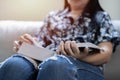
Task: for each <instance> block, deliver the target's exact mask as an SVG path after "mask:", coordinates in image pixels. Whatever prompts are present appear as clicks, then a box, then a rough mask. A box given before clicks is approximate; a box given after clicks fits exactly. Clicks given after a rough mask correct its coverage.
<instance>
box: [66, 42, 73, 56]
mask: <svg viewBox="0 0 120 80" xmlns="http://www.w3.org/2000/svg"><path fill="white" fill-rule="evenodd" d="M70 46H71V41H67V42H66V43H65V51H66V52H67V54H68V55H74V53H73V52H72V49H71V47H70Z"/></svg>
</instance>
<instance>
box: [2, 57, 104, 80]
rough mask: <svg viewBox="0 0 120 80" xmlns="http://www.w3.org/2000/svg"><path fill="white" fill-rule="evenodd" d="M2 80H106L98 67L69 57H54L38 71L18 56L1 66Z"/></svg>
mask: <svg viewBox="0 0 120 80" xmlns="http://www.w3.org/2000/svg"><path fill="white" fill-rule="evenodd" d="M0 80H104V77H103V71H102V70H101V69H100V68H98V67H97V66H93V65H90V64H88V63H85V62H82V61H79V60H76V59H74V58H72V57H69V56H67V57H66V56H63V55H57V56H53V57H51V58H49V59H47V60H46V61H43V62H42V63H41V64H40V65H39V70H36V69H35V67H34V66H33V64H32V63H31V62H30V61H28V60H27V59H25V58H24V57H22V56H19V55H16V56H12V57H10V58H9V59H8V60H6V61H5V62H4V63H2V65H1V66H0Z"/></svg>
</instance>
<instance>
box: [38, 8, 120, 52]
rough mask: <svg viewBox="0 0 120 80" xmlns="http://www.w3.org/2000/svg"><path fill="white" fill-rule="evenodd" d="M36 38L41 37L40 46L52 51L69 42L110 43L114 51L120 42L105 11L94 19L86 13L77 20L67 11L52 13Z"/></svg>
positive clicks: (97, 14)
mask: <svg viewBox="0 0 120 80" xmlns="http://www.w3.org/2000/svg"><path fill="white" fill-rule="evenodd" d="M36 36H37V37H39V40H40V45H42V46H43V47H46V48H48V49H51V50H56V49H57V48H58V46H59V44H60V42H61V41H67V40H71V41H76V42H91V43H94V44H96V45H97V44H99V43H100V42H103V41H110V42H112V44H113V46H114V49H115V47H116V45H117V44H118V42H119V41H120V38H119V33H118V32H117V31H116V30H115V29H114V27H113V25H112V22H111V19H110V16H109V15H108V13H107V12H105V11H98V12H97V13H96V15H95V17H94V18H93V19H91V18H90V17H89V14H88V13H86V14H85V16H84V17H81V16H80V17H79V18H78V19H76V20H74V19H73V18H72V17H71V16H70V15H69V12H68V10H67V9H65V10H61V11H56V12H50V13H49V15H48V16H47V17H46V19H45V22H44V25H43V26H42V28H41V29H40V30H39V32H38V33H37V35H36Z"/></svg>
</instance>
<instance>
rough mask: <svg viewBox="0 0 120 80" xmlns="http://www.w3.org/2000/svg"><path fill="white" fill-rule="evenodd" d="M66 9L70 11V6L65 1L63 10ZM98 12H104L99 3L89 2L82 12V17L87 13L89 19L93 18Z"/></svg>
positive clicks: (96, 0) (94, 0) (96, 1)
mask: <svg viewBox="0 0 120 80" xmlns="http://www.w3.org/2000/svg"><path fill="white" fill-rule="evenodd" d="M66 8H68V9H69V11H70V10H71V8H70V5H69V3H68V1H67V0H65V1H64V9H66ZM98 11H104V10H103V9H102V7H101V6H100V3H99V1H98V0H90V1H89V2H88V4H87V6H86V8H85V10H84V11H83V13H82V15H83V16H84V13H89V14H90V17H91V18H92V17H94V15H95V14H96V12H98Z"/></svg>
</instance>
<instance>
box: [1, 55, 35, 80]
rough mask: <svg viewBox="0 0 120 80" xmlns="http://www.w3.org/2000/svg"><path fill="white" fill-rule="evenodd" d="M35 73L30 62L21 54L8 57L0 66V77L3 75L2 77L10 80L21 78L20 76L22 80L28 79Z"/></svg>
mask: <svg viewBox="0 0 120 80" xmlns="http://www.w3.org/2000/svg"><path fill="white" fill-rule="evenodd" d="M35 73H36V70H35V68H34V66H33V65H32V63H30V62H29V61H28V60H27V59H25V58H24V57H22V56H12V57H10V58H9V59H7V60H6V61H5V62H3V63H2V65H1V68H0V77H1V76H2V75H4V78H5V77H6V78H8V79H10V80H15V79H16V80H19V79H20V80H21V78H23V79H22V80H29V78H32V77H33V76H35V75H34V74H35ZM3 80H4V79H3ZM5 80H6V79H5ZM30 80H31V79H30Z"/></svg>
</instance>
